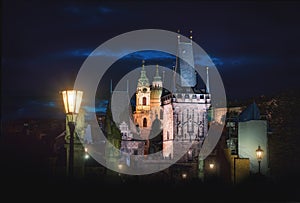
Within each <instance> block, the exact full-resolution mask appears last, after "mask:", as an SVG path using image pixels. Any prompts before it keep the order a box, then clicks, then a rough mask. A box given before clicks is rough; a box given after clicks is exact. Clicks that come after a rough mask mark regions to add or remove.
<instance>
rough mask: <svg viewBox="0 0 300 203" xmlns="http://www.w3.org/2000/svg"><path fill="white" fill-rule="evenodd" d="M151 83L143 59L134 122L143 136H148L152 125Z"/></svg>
mask: <svg viewBox="0 0 300 203" xmlns="http://www.w3.org/2000/svg"><path fill="white" fill-rule="evenodd" d="M150 94H151V91H150V83H149V80H148V77H147V75H146V70H145V65H144V61H143V65H142V70H141V76H140V78H139V79H138V84H137V89H136V109H135V112H134V122H135V124H136V125H138V126H139V128H140V129H141V137H142V138H144V139H147V138H148V135H149V129H150V126H151V119H150Z"/></svg>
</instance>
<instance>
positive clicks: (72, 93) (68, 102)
mask: <svg viewBox="0 0 300 203" xmlns="http://www.w3.org/2000/svg"><path fill="white" fill-rule="evenodd" d="M82 95H83V92H82V91H78V90H65V91H62V96H63V101H64V106H65V111H66V114H67V121H68V126H69V129H70V150H69V168H68V174H69V175H70V176H71V177H72V176H73V175H74V174H73V166H74V131H75V126H76V118H77V115H78V113H79V109H80V105H81V101H82Z"/></svg>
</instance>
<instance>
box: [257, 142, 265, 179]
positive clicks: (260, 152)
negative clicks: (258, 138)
mask: <svg viewBox="0 0 300 203" xmlns="http://www.w3.org/2000/svg"><path fill="white" fill-rule="evenodd" d="M263 153H264V150H262V149H261V148H260V146H259V145H258V148H257V149H256V158H257V161H258V174H260V162H261V160H262V158H263Z"/></svg>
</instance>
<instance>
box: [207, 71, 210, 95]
mask: <svg viewBox="0 0 300 203" xmlns="http://www.w3.org/2000/svg"><path fill="white" fill-rule="evenodd" d="M208 69H209V68H208V66H207V67H206V92H207V93H209V92H210V91H209V75H208Z"/></svg>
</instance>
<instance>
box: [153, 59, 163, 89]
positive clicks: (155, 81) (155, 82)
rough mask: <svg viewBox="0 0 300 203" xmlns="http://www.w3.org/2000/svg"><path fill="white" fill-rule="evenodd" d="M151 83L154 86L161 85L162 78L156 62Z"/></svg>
mask: <svg viewBox="0 0 300 203" xmlns="http://www.w3.org/2000/svg"><path fill="white" fill-rule="evenodd" d="M152 85H153V86H154V87H162V79H161V77H160V75H159V71H158V64H156V74H155V76H154V78H153V82H152Z"/></svg>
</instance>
